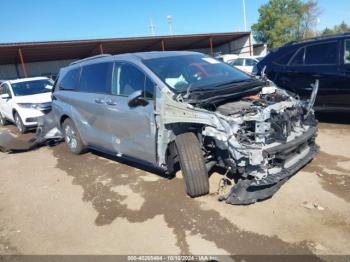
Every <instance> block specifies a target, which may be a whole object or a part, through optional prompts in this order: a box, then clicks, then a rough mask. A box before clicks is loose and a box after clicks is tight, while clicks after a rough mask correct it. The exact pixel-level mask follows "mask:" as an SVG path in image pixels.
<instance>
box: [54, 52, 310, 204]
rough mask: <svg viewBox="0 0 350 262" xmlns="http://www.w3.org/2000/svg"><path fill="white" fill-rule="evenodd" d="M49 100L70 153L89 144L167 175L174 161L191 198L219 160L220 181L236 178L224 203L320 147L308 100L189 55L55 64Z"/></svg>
mask: <svg viewBox="0 0 350 262" xmlns="http://www.w3.org/2000/svg"><path fill="white" fill-rule="evenodd" d="M52 104H53V105H52V113H51V114H53V115H54V118H55V119H56V122H57V123H59V126H60V127H59V128H60V129H61V130H62V133H63V135H64V137H65V141H66V144H67V146H68V148H69V150H70V151H71V152H73V153H75V154H80V153H82V152H84V151H85V150H86V149H95V150H99V151H102V152H105V153H108V154H112V155H117V156H124V157H127V158H130V159H132V160H134V161H138V162H141V163H146V164H148V165H151V166H153V167H157V168H160V169H161V170H163V171H165V172H166V173H167V174H174V172H175V171H176V167H177V166H178V163H179V164H180V167H181V170H182V172H183V176H184V182H185V189H186V192H187V194H188V195H189V196H191V197H197V196H201V195H204V194H207V193H208V192H209V178H208V172H210V169H211V168H212V167H213V166H215V165H216V166H219V167H221V168H223V169H224V170H227V173H228V175H226V176H225V179H228V177H231V175H232V176H233V175H235V176H236V175H237V176H239V182H238V183H237V184H236V185H235V186H234V187H233V188H232V191H231V194H229V195H224V196H222V197H223V198H222V199H226V201H227V202H228V203H232V204H237V203H241V204H242V203H245V204H247V203H254V202H255V201H257V199H263V198H266V197H268V196H270V195H271V194H273V193H274V192H275V191H276V190H277V189H276V186H278V187H280V186H281V183H282V182H284V181H286V180H287V178H288V177H290V176H291V175H293V174H295V172H296V171H297V170H298V169H299V168H301V167H302V166H303V165H305V164H306V163H307V162H308V161H310V160H311V159H312V158H313V156H314V155H315V153H316V152H317V146H316V145H315V136H316V130H317V126H316V125H317V124H316V121H315V119H314V116H313V111H312V110H310V108H309V106H310V104H309V103H308V102H305V101H301V100H298V99H296V98H294V97H292V96H290V95H288V94H287V92H285V91H284V90H281V89H278V88H276V87H275V86H273V85H270V83H269V82H266V81H260V80H257V79H255V78H253V77H250V76H248V75H247V74H245V73H243V72H241V71H239V70H237V69H234V68H232V67H231V66H229V65H227V64H225V63H221V62H219V61H217V60H215V59H213V58H210V57H208V56H205V55H203V54H200V53H195V52H148V53H134V54H122V55H116V56H109V55H101V56H97V57H92V58H88V59H83V60H80V61H77V62H74V63H72V64H71V65H69V66H67V67H65V68H62V69H61V70H60V73H59V77H58V80H57V82H56V84H55V86H54V92H53V103H52ZM231 178H232V177H231ZM229 184H230V185H231V186H233V184H231V183H229V182H227V183H226V184H225V185H229ZM250 189H252V190H250ZM257 189H259V190H262V191H260V192H262V194H261V195H258V194H257V193H256V192H255V191H256V190H257ZM243 190H248V191H249V190H250V191H249V192H246V193H245V194H243V195H242V191H243Z"/></svg>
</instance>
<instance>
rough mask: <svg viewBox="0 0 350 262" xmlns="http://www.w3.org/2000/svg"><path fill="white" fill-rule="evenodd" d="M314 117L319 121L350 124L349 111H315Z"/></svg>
mask: <svg viewBox="0 0 350 262" xmlns="http://www.w3.org/2000/svg"><path fill="white" fill-rule="evenodd" d="M316 118H317V120H318V121H319V122H321V123H330V124H350V113H325V112H323V113H316Z"/></svg>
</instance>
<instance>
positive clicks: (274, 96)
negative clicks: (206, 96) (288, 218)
mask: <svg viewBox="0 0 350 262" xmlns="http://www.w3.org/2000/svg"><path fill="white" fill-rule="evenodd" d="M214 113H215V114H216V116H217V118H218V119H219V121H220V126H221V127H220V128H218V127H213V126H206V127H205V128H204V129H203V131H202V135H203V137H204V138H203V144H204V147H205V148H206V150H207V151H208V152H210V153H208V157H209V158H210V157H214V158H215V161H216V162H217V164H218V165H219V166H221V167H223V168H225V169H226V170H227V172H226V174H225V176H224V178H223V180H222V184H221V189H220V197H219V198H220V200H224V201H226V202H227V203H230V204H251V203H255V202H256V201H258V200H263V199H266V198H269V197H271V196H272V195H273V194H274V193H275V192H276V191H277V190H278V189H279V188H280V186H281V185H282V184H283V183H284V182H286V181H287V180H288V179H289V178H290V177H291V176H292V175H294V174H295V173H296V172H297V171H298V170H299V169H300V168H302V167H303V166H304V165H305V164H307V163H308V162H309V161H310V160H311V159H312V158H313V157H314V156H315V154H316V153H317V152H318V146H317V145H316V143H315V138H316V134H317V121H316V120H315V117H314V113H313V111H312V110H310V108H309V103H308V102H306V101H301V100H299V99H297V98H294V97H293V96H291V95H290V94H288V93H287V92H286V91H284V90H281V89H278V88H276V87H274V86H265V87H263V88H262V90H261V91H260V92H259V93H257V94H254V95H250V96H247V97H244V98H242V99H240V100H238V101H237V100H236V101H231V102H225V103H223V104H221V105H218V106H217V107H216V108H215V110H214Z"/></svg>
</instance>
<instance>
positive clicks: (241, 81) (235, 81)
mask: <svg viewBox="0 0 350 262" xmlns="http://www.w3.org/2000/svg"><path fill="white" fill-rule="evenodd" d="M250 81H252V79H251V78H247V79H241V80H232V81H228V82H224V83H220V84H217V85H215V87H220V86H229V85H233V84H240V83H245V82H250Z"/></svg>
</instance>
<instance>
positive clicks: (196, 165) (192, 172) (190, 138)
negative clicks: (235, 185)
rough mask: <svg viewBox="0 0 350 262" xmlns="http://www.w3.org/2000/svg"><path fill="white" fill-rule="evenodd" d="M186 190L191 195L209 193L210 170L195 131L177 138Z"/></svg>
mask: <svg viewBox="0 0 350 262" xmlns="http://www.w3.org/2000/svg"><path fill="white" fill-rule="evenodd" d="M175 144H176V149H177V152H178V156H179V162H180V167H181V171H182V174H183V177H184V182H185V190H186V193H187V194H188V195H189V196H190V197H198V196H202V195H206V194H208V193H209V178H208V171H207V168H206V166H205V162H204V158H203V152H202V149H201V145H200V143H199V141H198V139H197V137H196V135H195V134H194V133H184V134H181V135H178V136H177V137H176V139H175Z"/></svg>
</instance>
